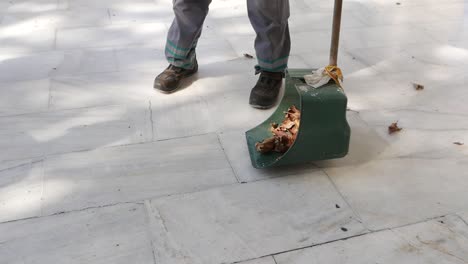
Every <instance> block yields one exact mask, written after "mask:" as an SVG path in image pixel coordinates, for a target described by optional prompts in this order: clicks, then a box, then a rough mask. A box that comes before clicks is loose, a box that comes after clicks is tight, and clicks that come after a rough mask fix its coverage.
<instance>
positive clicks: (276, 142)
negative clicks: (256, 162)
mask: <svg viewBox="0 0 468 264" xmlns="http://www.w3.org/2000/svg"><path fill="white" fill-rule="evenodd" d="M300 120H301V111H300V110H299V109H297V108H296V106H294V105H293V106H291V107H289V108H288V111H286V112H285V117H284V120H283V122H282V123H281V124H276V123H273V124H271V127H270V131H271V133H272V134H273V136H272V137H270V138H267V139H265V140H263V141H262V142H257V144H255V148H256V149H257V151H258V152H260V153H262V154H266V153H270V152H278V153H285V152H286V151H288V149H289V148H290V147H291V146H292V145H293V144H294V141H296V137H297V133H298V132H299V124H300Z"/></svg>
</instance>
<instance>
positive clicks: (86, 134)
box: [0, 106, 151, 160]
mask: <svg viewBox="0 0 468 264" xmlns="http://www.w3.org/2000/svg"><path fill="white" fill-rule="evenodd" d="M145 111H146V109H142V110H141V111H139V112H138V113H136V114H133V113H131V112H130V111H128V109H127V108H126V107H122V106H107V107H97V108H83V109H74V110H63V111H55V112H43V113H34V114H24V115H18V116H5V117H0V148H1V149H8V151H3V152H1V153H0V160H14V159H22V158H29V157H37V156H43V155H49V154H54V153H65V152H72V151H78V150H86V149H94V148H97V147H104V146H112V145H121V144H128V143H136V142H143V141H146V140H147V139H150V138H151V134H149V132H150V131H151V130H150V131H148V130H147V127H146V125H147V123H150V122H149V115H148V114H147V113H146V112H145ZM146 118H148V119H147V120H145V119H146Z"/></svg>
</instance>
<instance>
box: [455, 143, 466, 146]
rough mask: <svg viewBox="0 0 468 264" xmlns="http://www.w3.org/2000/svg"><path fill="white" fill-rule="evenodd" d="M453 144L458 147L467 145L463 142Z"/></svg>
mask: <svg viewBox="0 0 468 264" xmlns="http://www.w3.org/2000/svg"><path fill="white" fill-rule="evenodd" d="M453 144H455V145H458V146H463V145H465V143H462V142H453Z"/></svg>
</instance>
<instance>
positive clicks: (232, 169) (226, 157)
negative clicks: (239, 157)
mask: <svg viewBox="0 0 468 264" xmlns="http://www.w3.org/2000/svg"><path fill="white" fill-rule="evenodd" d="M216 138H217V139H218V144H219V146H220V147H221V149H222V150H223V154H224V158H225V159H226V161H227V163H228V164H229V167H230V168H231V171H232V174H233V175H234V177H235V178H236V181H237V182H238V183H243V182H242V181H241V180H240V179H239V176H238V175H237V172H236V170H234V167H233V166H232V163H231V160H229V157H228V155H227V154H226V151H225V150H224V146H223V143H222V141H221V138H220V137H219V134H218V133H216Z"/></svg>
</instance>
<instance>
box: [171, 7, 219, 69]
mask: <svg viewBox="0 0 468 264" xmlns="http://www.w3.org/2000/svg"><path fill="white" fill-rule="evenodd" d="M210 3H211V0H174V14H175V18H174V21H173V22H172V25H171V27H170V29H169V33H168V34H167V43H166V50H165V53H166V58H167V60H168V61H169V63H170V64H172V65H174V66H177V67H180V68H184V69H192V68H193V67H194V66H195V65H194V63H195V59H196V57H195V48H196V45H197V41H198V38H199V37H200V34H201V31H202V28H203V22H204V21H205V18H206V15H207V14H208V7H209V5H210Z"/></svg>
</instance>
